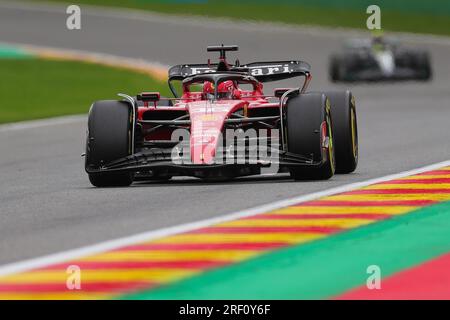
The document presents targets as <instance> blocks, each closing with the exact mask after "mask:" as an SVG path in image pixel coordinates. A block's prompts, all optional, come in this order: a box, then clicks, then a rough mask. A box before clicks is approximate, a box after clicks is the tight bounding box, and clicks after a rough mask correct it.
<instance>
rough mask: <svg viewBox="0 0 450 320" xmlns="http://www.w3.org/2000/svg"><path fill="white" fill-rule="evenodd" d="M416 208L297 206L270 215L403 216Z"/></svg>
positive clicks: (275, 211)
mask: <svg viewBox="0 0 450 320" xmlns="http://www.w3.org/2000/svg"><path fill="white" fill-rule="evenodd" d="M416 208H418V207H416V206H357V207H355V206H353V207H343V206H339V207H337V206H317V207H308V206H297V207H288V208H283V209H278V210H274V211H272V212H270V213H277V214H303V213H307V214H336V213H345V214H359V213H384V214H402V213H406V212H409V211H412V210H415V209H416Z"/></svg>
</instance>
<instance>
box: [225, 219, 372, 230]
mask: <svg viewBox="0 0 450 320" xmlns="http://www.w3.org/2000/svg"><path fill="white" fill-rule="evenodd" d="M373 221H374V220H373V219H345V218H343V219H304V220H302V219H289V220H285V219H283V220H274V219H267V220H262V219H255V220H237V221H231V222H227V223H223V224H220V225H219V226H221V227H340V228H354V227H358V226H361V225H364V224H368V223H371V222H373Z"/></svg>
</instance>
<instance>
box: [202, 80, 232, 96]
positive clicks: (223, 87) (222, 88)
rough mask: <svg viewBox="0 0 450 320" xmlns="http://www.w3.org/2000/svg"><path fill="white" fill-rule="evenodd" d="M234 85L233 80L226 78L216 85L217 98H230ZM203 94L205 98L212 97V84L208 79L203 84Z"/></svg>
mask: <svg viewBox="0 0 450 320" xmlns="http://www.w3.org/2000/svg"><path fill="white" fill-rule="evenodd" d="M234 89H235V85H234V83H233V81H231V80H226V81H223V82H222V83H220V84H219V86H218V87H217V99H232V98H233V91H234ZM203 94H204V96H205V97H206V98H207V99H212V98H214V84H212V83H211V82H210V81H205V83H204V84H203Z"/></svg>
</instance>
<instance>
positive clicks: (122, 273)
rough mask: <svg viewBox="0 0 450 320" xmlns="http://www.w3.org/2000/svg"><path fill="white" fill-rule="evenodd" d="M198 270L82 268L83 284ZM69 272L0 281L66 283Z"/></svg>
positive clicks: (157, 278)
mask: <svg viewBox="0 0 450 320" xmlns="http://www.w3.org/2000/svg"><path fill="white" fill-rule="evenodd" d="M195 273H198V272H197V271H192V270H172V269H127V270H120V269H117V270H114V269H112V270H82V272H81V284H82V285H83V283H88V282H122V281H123V282H129V281H149V282H167V281H173V280H179V279H181V278H184V277H187V276H191V275H193V274H195ZM66 281H67V273H66V272H65V270H60V271H58V270H44V271H31V272H26V273H19V274H16V275H11V276H7V277H4V278H1V279H0V283H3V284H5V283H14V284H20V283H32V284H36V283H48V282H59V283H66Z"/></svg>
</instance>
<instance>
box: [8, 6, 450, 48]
mask: <svg viewBox="0 0 450 320" xmlns="http://www.w3.org/2000/svg"><path fill="white" fill-rule="evenodd" d="M1 7H3V8H9V9H18V10H26V11H37V12H48V13H60V14H66V13H65V9H66V8H67V4H66V5H64V4H55V3H51V2H46V3H39V4H37V3H35V2H29V1H26V2H23V1H14V2H10V1H1V0H0V8H1ZM80 7H81V9H82V12H83V14H87V15H91V16H97V17H105V18H113V19H125V20H134V21H143V22H156V23H166V24H172V25H180V26H194V27H201V28H213V29H229V30H242V31H261V30H262V29H263V30H264V32H267V33H269V32H283V33H286V32H293V33H302V34H309V35H315V36H324V37H336V36H338V37H349V36H351V37H367V36H368V34H369V31H367V30H362V29H352V28H342V27H333V28H330V27H321V26H311V25H292V24H286V23H282V22H266V21H255V20H252V21H250V20H236V19H229V18H208V17H205V16H195V15H179V14H164V13H156V12H146V11H143V10H138V9H128V8H112V7H100V6H94V5H86V4H81V5H80ZM389 34H391V35H393V36H397V37H399V38H402V39H403V40H406V41H411V42H420V43H429V44H435V45H446V46H449V45H450V37H447V36H439V35H431V34H419V33H406V32H393V31H390V32H389Z"/></svg>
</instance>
